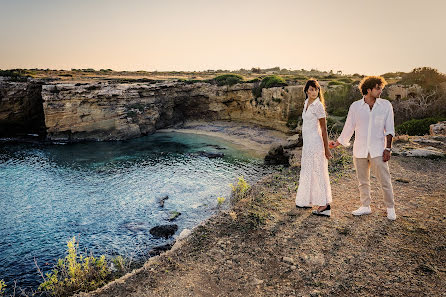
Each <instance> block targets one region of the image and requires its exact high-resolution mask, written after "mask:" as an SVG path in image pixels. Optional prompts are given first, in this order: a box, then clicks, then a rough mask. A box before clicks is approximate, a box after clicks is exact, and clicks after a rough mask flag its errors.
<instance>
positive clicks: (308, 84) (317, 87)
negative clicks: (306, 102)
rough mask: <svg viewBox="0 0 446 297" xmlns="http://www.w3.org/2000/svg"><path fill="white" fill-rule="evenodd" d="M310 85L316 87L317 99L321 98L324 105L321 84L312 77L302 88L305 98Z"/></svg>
mask: <svg viewBox="0 0 446 297" xmlns="http://www.w3.org/2000/svg"><path fill="white" fill-rule="evenodd" d="M310 86H312V87H313V88H315V89H318V91H319V93H318V94H317V96H318V97H319V100H321V102H322V105H324V106H325V99H324V94H323V93H322V89H321V85H320V84H319V82H318V81H317V80H316V79H314V78H310V79H309V80H308V81H307V83H306V84H305V88H304V94H305V99H308V95H307V91H308V89H309V88H310Z"/></svg>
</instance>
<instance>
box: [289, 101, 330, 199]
mask: <svg viewBox="0 0 446 297" xmlns="http://www.w3.org/2000/svg"><path fill="white" fill-rule="evenodd" d="M307 104H308V99H307V100H305V105H304V110H303V112H302V119H303V125H302V138H303V147H302V160H301V168H300V177H299V187H298V188H297V195H296V205H297V206H311V205H319V206H323V205H326V204H327V203H331V186H330V178H329V176H328V160H327V158H326V157H325V149H324V142H323V140H322V130H321V127H320V125H319V119H321V118H325V109H324V106H323V105H322V102H321V101H320V100H319V98H317V99H316V100H314V101H313V103H311V104H310V106H308V110H307Z"/></svg>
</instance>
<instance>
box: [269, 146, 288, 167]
mask: <svg viewBox="0 0 446 297" xmlns="http://www.w3.org/2000/svg"><path fill="white" fill-rule="evenodd" d="M289 160H290V154H289V153H288V152H286V151H284V149H283V146H282V145H278V146H273V147H272V148H271V149H270V150H269V152H268V154H267V155H266V156H265V160H264V162H265V164H266V165H287V166H288V165H289Z"/></svg>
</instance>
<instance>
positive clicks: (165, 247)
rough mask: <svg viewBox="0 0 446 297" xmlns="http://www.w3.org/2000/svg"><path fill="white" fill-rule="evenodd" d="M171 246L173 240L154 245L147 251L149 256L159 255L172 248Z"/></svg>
mask: <svg viewBox="0 0 446 297" xmlns="http://www.w3.org/2000/svg"><path fill="white" fill-rule="evenodd" d="M172 246H173V242H170V243H166V244H163V245H159V246H156V247H154V248H152V249H151V250H150V251H149V255H150V256H151V257H153V256H158V255H160V254H161V253H163V252H166V251H168V250H170V249H171V248H172Z"/></svg>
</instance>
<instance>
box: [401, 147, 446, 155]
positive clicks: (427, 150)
mask: <svg viewBox="0 0 446 297" xmlns="http://www.w3.org/2000/svg"><path fill="white" fill-rule="evenodd" d="M401 154H402V155H405V156H407V157H423V158H429V157H443V156H444V153H443V152H442V151H440V150H438V149H436V148H434V147H424V148H416V149H412V150H407V151H405V152H402V153H401Z"/></svg>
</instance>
